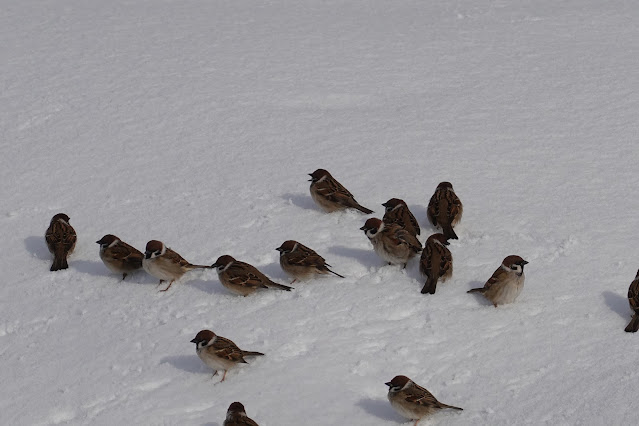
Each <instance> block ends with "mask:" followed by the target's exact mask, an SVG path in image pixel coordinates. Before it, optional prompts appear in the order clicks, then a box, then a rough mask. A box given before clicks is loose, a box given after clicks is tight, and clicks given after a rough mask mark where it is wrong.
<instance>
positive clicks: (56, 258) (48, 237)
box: [44, 213, 78, 271]
mask: <svg viewBox="0 0 639 426" xmlns="http://www.w3.org/2000/svg"><path fill="white" fill-rule="evenodd" d="M44 239H45V241H46V242H47V248H48V249H49V252H51V254H52V255H53V264H52V265H51V269H50V270H51V271H59V270H61V269H67V268H68V267H69V264H68V263H67V257H68V256H69V255H70V254H71V253H73V249H75V243H76V241H77V239H78V237H77V235H76V233H75V229H73V226H71V225H70V224H69V216H67V215H66V214H64V213H58V214H56V215H55V216H53V217H52V218H51V222H50V223H49V228H47V232H46V233H45V234H44Z"/></svg>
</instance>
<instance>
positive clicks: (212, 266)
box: [211, 263, 220, 268]
mask: <svg viewBox="0 0 639 426" xmlns="http://www.w3.org/2000/svg"><path fill="white" fill-rule="evenodd" d="M218 266H220V265H218V264H217V263H214V264H212V265H211V268H217V267H218Z"/></svg>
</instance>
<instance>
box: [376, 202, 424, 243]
mask: <svg viewBox="0 0 639 426" xmlns="http://www.w3.org/2000/svg"><path fill="white" fill-rule="evenodd" d="M382 206H384V207H385V208H386V213H384V217H383V218H382V221H383V222H384V223H396V224H397V225H399V226H401V227H402V228H404V229H405V230H407V231H408V232H410V233H411V234H413V235H414V236H415V237H416V236H418V235H419V234H420V232H421V230H420V229H419V223H417V219H415V216H413V214H412V213H411V211H410V209H409V208H408V206H407V205H406V202H405V201H404V200H400V199H399V198H391V199H390V200H388V201H386V202H385V203H384V204H382Z"/></svg>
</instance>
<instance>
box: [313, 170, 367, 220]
mask: <svg viewBox="0 0 639 426" xmlns="http://www.w3.org/2000/svg"><path fill="white" fill-rule="evenodd" d="M309 176H310V177H311V179H310V182H311V188H310V189H311V197H312V198H313V201H315V203H316V204H317V205H318V206H320V207H321V208H322V210H324V211H325V212H327V213H331V212H334V211H337V210H344V209H348V208H351V209H357V210H359V211H361V212H362V213H366V214H370V213H373V211H372V210H370V209H367V208H366V207H364V206H361V205H360V204H359V203H358V202H357V201H355V198H354V197H353V194H351V193H350V192H348V190H347V189H346V188H344V187H343V186H342V184H341V183H339V182H338V181H337V180H335V178H334V177H333V176H331V174H330V173H329V172H327V171H326V170H324V169H317V170H315V171H314V172H313V173H310V174H309Z"/></svg>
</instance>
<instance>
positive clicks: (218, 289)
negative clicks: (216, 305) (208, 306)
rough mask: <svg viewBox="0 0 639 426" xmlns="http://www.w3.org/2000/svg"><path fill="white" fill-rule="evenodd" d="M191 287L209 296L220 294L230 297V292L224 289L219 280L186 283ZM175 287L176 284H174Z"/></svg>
mask: <svg viewBox="0 0 639 426" xmlns="http://www.w3.org/2000/svg"><path fill="white" fill-rule="evenodd" d="M186 284H188V285H189V286H192V287H195V288H197V289H198V290H202V291H203V292H204V293H208V294H220V295H228V294H229V292H228V290H227V289H225V288H224V287H222V284H221V283H220V282H219V281H218V280H213V281H211V280H198V279H196V280H189V281H187V282H186ZM173 285H175V284H173Z"/></svg>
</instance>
